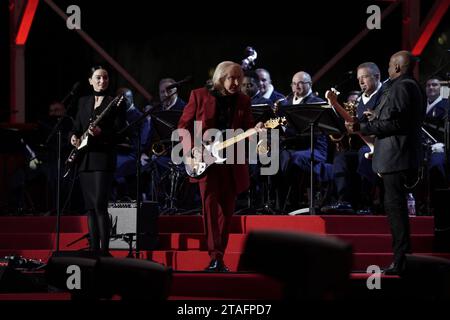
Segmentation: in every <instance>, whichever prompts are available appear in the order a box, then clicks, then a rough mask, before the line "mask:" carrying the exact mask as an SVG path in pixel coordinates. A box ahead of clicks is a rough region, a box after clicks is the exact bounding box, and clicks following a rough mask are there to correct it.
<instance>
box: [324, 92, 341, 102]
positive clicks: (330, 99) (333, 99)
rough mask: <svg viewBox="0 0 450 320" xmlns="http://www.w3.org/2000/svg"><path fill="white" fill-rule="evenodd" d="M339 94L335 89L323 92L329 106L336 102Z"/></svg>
mask: <svg viewBox="0 0 450 320" xmlns="http://www.w3.org/2000/svg"><path fill="white" fill-rule="evenodd" d="M339 94H340V92H339V91H337V90H336V89H335V88H331V89H330V90H327V92H325V98H327V100H328V102H329V103H330V104H333V103H335V102H337V97H338V95H339Z"/></svg>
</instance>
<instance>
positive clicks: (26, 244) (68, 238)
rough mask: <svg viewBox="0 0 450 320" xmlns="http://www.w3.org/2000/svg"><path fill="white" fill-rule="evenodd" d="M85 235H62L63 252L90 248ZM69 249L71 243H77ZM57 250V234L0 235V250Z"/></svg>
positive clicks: (61, 245)
mask: <svg viewBox="0 0 450 320" xmlns="http://www.w3.org/2000/svg"><path fill="white" fill-rule="evenodd" d="M84 235H85V233H61V234H60V237H59V247H60V249H61V250H64V249H67V250H79V249H82V248H86V247H87V246H88V241H87V239H86V238H84V239H82V237H83V236H84ZM76 240H79V241H77V242H76V243H74V244H73V245H71V246H70V247H68V245H69V244H70V243H71V242H75V241H76ZM11 248H15V249H29V250H32V249H35V250H39V249H50V250H51V249H56V233H4V234H0V249H11Z"/></svg>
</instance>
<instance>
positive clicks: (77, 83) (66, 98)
mask: <svg viewBox="0 0 450 320" xmlns="http://www.w3.org/2000/svg"><path fill="white" fill-rule="evenodd" d="M79 87H80V81H77V82H75V84H74V85H73V86H72V89H71V90H70V92H69V93H68V94H67V96H65V97H64V99H62V101H61V103H62V104H65V103H66V102H67V100H68V99H69V98H70V97H72V96H74V95H75V93H76V92H77V91H78V88H79Z"/></svg>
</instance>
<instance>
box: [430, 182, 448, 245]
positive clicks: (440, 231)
mask: <svg viewBox="0 0 450 320" xmlns="http://www.w3.org/2000/svg"><path fill="white" fill-rule="evenodd" d="M433 196H434V198H435V210H434V240H433V251H435V252H450V214H448V199H449V198H450V189H437V190H435V192H434V195H433Z"/></svg>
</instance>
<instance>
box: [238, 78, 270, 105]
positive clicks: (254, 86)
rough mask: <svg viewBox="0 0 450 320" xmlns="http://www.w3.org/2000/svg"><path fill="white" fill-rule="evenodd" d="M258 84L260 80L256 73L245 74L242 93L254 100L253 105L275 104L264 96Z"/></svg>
mask: <svg viewBox="0 0 450 320" xmlns="http://www.w3.org/2000/svg"><path fill="white" fill-rule="evenodd" d="M258 82H259V78H258V75H257V74H256V73H255V72H253V71H249V72H245V74H244V78H243V79H242V84H241V90H242V93H244V94H246V95H248V96H249V97H250V99H252V101H251V102H252V105H256V104H263V105H269V106H271V105H272V104H273V102H272V100H269V99H266V98H264V97H263V96H262V93H261V90H259V87H258Z"/></svg>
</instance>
